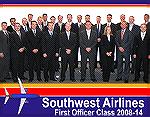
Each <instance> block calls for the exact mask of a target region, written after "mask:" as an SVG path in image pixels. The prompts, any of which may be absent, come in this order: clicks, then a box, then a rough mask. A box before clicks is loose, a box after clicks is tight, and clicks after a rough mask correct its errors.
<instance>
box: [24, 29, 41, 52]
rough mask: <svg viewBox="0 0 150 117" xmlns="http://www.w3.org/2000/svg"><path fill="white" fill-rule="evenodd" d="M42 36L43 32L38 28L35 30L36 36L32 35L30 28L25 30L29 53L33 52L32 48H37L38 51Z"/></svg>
mask: <svg viewBox="0 0 150 117" xmlns="http://www.w3.org/2000/svg"><path fill="white" fill-rule="evenodd" d="M42 36H43V33H42V32H41V31H39V30H36V36H34V34H33V31H32V30H30V31H28V32H26V48H27V51H28V52H29V54H30V55H32V54H33V52H32V50H33V49H38V50H39V52H38V53H40V51H41V40H42Z"/></svg>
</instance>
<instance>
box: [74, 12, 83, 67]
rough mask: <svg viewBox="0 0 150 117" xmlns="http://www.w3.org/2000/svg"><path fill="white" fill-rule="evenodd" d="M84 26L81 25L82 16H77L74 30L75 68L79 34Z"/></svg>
mask: <svg viewBox="0 0 150 117" xmlns="http://www.w3.org/2000/svg"><path fill="white" fill-rule="evenodd" d="M83 27H84V24H83V23H82V15H78V16H77V23H75V30H76V34H77V44H76V47H75V62H74V63H75V68H78V53H79V47H80V44H79V38H80V36H79V34H80V32H81V31H82V30H83Z"/></svg>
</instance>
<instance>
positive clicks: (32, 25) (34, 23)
mask: <svg viewBox="0 0 150 117" xmlns="http://www.w3.org/2000/svg"><path fill="white" fill-rule="evenodd" d="M36 27H37V22H36V21H31V28H32V29H33V30H35V29H36Z"/></svg>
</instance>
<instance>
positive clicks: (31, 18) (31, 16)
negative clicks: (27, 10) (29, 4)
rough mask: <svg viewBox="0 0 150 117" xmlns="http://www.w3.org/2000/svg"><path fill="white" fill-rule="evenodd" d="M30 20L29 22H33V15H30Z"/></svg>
mask: <svg viewBox="0 0 150 117" xmlns="http://www.w3.org/2000/svg"><path fill="white" fill-rule="evenodd" d="M28 20H29V22H31V21H32V20H33V15H32V14H28Z"/></svg>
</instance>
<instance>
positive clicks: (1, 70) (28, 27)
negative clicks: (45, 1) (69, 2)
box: [0, 14, 150, 83]
mask: <svg viewBox="0 0 150 117" xmlns="http://www.w3.org/2000/svg"><path fill="white" fill-rule="evenodd" d="M32 19H33V15H32V14H29V15H28V20H29V21H28V20H27V19H26V18H23V19H22V25H20V24H19V23H17V22H16V19H15V18H11V19H10V23H11V25H10V26H8V27H7V23H6V22H2V23H1V26H2V30H1V31H0V81H1V82H4V78H5V77H6V74H7V73H8V71H9V69H10V70H11V72H12V78H13V81H14V82H16V81H17V77H20V78H21V79H25V78H24V61H25V60H24V59H25V56H26V57H27V58H28V62H27V63H26V64H27V65H25V66H29V82H32V81H33V79H34V71H36V73H37V80H38V81H41V66H42V67H43V68H44V79H45V82H48V80H49V79H50V80H53V81H55V80H56V79H55V78H54V75H55V71H56V69H58V67H59V63H58V57H59V56H61V79H60V82H63V81H64V80H65V72H66V70H67V64H68V63H69V68H70V80H71V81H72V82H75V81H76V80H75V77H74V69H75V68H76V67H78V51H79V47H80V52H81V79H80V81H81V82H84V81H85V79H86V64H87V58H88V59H89V68H90V78H91V80H92V81H93V82H96V81H97V80H96V78H95V73H94V70H95V68H96V67H97V53H98V48H99V50H100V51H99V52H100V54H99V55H100V61H101V62H100V64H101V68H102V70H103V81H104V82H108V81H109V78H110V73H111V71H113V70H114V50H115V47H116V50H117V52H116V54H117V55H116V58H117V59H116V63H117V78H116V81H119V80H122V79H124V82H125V83H128V78H129V72H130V56H131V58H132V69H131V70H132V72H133V73H135V79H134V81H135V82H136V81H138V80H139V78H140V69H141V65H142V67H143V71H144V77H143V80H144V82H146V83H148V82H149V76H148V74H149V69H148V67H149V65H148V64H149V59H150V46H149V45H150V36H149V35H150V22H149V15H148V14H145V15H144V20H145V22H144V23H142V24H141V26H138V25H135V24H134V17H133V16H130V17H129V23H127V22H126V21H125V15H124V14H122V15H121V16H120V20H121V21H120V23H118V24H114V23H112V22H111V20H112V15H111V14H108V15H107V23H106V24H104V25H102V24H101V17H100V16H97V17H96V21H97V24H95V25H93V24H92V23H91V22H90V15H86V16H85V21H86V22H85V23H82V16H81V15H78V16H77V20H78V22H77V23H75V24H74V23H73V22H72V15H71V14H68V15H67V20H68V21H67V22H66V23H63V22H62V21H63V16H61V15H59V16H58V22H57V23H55V17H54V16H52V17H51V18H50V20H51V21H50V22H48V21H47V14H43V17H38V19H37V21H33V20H32ZM123 58H124V59H125V67H124V69H123ZM142 63H143V64H142ZM9 66H10V67H9Z"/></svg>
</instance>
